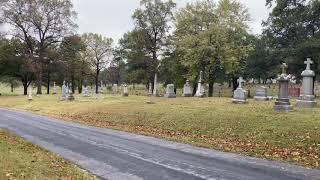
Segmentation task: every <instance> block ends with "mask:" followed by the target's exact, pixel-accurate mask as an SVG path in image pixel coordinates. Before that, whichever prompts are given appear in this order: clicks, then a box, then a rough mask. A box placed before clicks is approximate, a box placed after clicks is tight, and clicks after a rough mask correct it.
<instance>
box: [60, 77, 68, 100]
mask: <svg viewBox="0 0 320 180" xmlns="http://www.w3.org/2000/svg"><path fill="white" fill-rule="evenodd" d="M67 88H68V87H67V86H66V81H63V85H62V95H61V98H60V100H61V101H65V100H67V93H68V92H67V91H68V89H67Z"/></svg>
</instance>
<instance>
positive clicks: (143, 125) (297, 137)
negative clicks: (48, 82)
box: [0, 95, 320, 169]
mask: <svg viewBox="0 0 320 180" xmlns="http://www.w3.org/2000/svg"><path fill="white" fill-rule="evenodd" d="M102 97H103V98H102ZM26 99H27V98H26V97H24V96H11V97H9V96H7V97H4V96H2V97H0V107H4V108H10V109H16V110H23V111H31V112H33V113H37V114H42V115H48V116H51V117H56V118H62V119H64V120H67V121H74V122H78V123H83V124H87V125H91V126H97V127H104V128H112V129H117V130H122V131H128V132H133V133H136V134H142V135H148V136H154V137H159V138H164V139H168V140H172V141H177V142H182V143H188V144H192V145H197V146H201V147H206V148H212V149H216V150H221V151H227V152H235V153H239V154H242V155H247V156H253V157H259V158H264V159H269V160H278V161H283V162H290V163H293V164H298V165H302V166H305V167H310V168H318V169H319V168H320V166H319V165H320V157H319V156H320V108H319V107H318V108H315V109H297V108H295V110H294V112H291V113H277V112H274V111H273V109H272V107H273V104H274V102H255V101H253V100H250V103H249V104H247V105H234V104H232V103H231V99H230V98H205V99H198V98H176V99H165V98H155V99H154V101H155V104H147V103H146V102H148V101H149V98H148V97H142V96H130V97H127V98H125V97H121V96H111V95H110V96H102V95H101V97H100V98H99V99H92V98H87V99H86V98H84V97H82V96H79V95H78V96H76V101H74V102H60V101H59V97H58V96H52V95H50V96H46V95H43V96H41V97H34V101H33V102H28V101H27V100H26ZM292 103H293V104H294V105H295V104H296V102H295V101H292Z"/></svg>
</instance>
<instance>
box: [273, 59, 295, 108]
mask: <svg viewBox="0 0 320 180" xmlns="http://www.w3.org/2000/svg"><path fill="white" fill-rule="evenodd" d="M287 68H288V65H287V64H286V63H283V64H282V66H281V69H282V74H281V75H280V76H279V78H278V79H277V80H278V82H279V94H278V98H277V99H276V102H275V105H274V107H273V109H274V110H275V111H278V112H290V111H292V110H293V106H292V105H291V104H290V99H289V81H290V77H289V76H288V75H287Z"/></svg>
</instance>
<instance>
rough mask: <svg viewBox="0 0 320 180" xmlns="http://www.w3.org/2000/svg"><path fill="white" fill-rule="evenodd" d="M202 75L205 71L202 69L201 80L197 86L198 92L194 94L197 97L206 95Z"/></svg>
mask: <svg viewBox="0 0 320 180" xmlns="http://www.w3.org/2000/svg"><path fill="white" fill-rule="evenodd" d="M202 76H203V71H200V78H199V82H198V88H197V92H196V94H195V95H194V96H195V97H200V98H202V97H204V96H205V91H204V86H203V82H202Z"/></svg>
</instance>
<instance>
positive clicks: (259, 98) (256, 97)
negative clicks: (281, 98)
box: [254, 96, 270, 101]
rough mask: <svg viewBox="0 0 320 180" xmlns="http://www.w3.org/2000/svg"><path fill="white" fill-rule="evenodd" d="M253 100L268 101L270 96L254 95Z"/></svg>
mask: <svg viewBox="0 0 320 180" xmlns="http://www.w3.org/2000/svg"><path fill="white" fill-rule="evenodd" d="M254 100H255V101H269V100H270V98H268V97H262V96H255V97H254Z"/></svg>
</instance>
